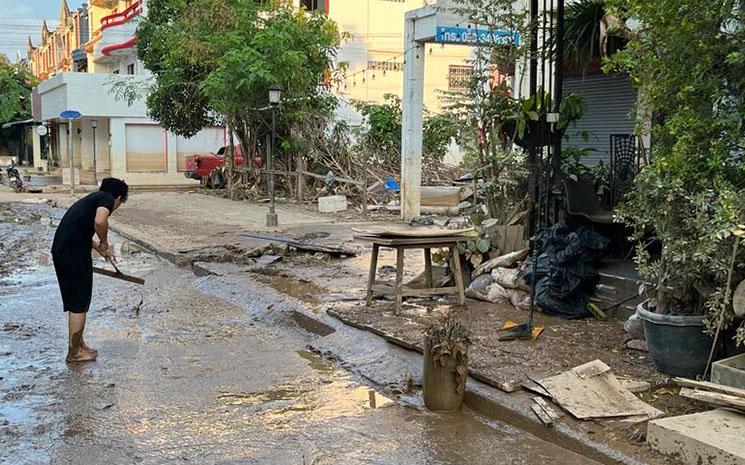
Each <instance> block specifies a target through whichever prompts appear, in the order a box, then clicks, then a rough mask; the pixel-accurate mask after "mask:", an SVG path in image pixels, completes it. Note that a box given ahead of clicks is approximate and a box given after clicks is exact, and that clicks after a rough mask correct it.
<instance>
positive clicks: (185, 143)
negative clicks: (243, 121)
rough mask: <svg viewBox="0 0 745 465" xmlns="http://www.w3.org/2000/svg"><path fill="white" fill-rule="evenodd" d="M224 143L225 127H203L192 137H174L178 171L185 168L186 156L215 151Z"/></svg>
mask: <svg viewBox="0 0 745 465" xmlns="http://www.w3.org/2000/svg"><path fill="white" fill-rule="evenodd" d="M224 145H225V129H223V128H204V129H202V130H201V131H199V132H198V133H197V134H196V135H194V137H191V138H189V139H186V138H184V137H181V136H178V137H177V138H176V160H177V167H178V170H179V171H185V170H186V157H189V156H191V155H199V154H204V153H217V151H218V150H219V149H220V147H222V146H224Z"/></svg>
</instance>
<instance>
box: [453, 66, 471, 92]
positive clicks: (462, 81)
mask: <svg viewBox="0 0 745 465" xmlns="http://www.w3.org/2000/svg"><path fill="white" fill-rule="evenodd" d="M471 76H473V66H467V65H450V66H449V68H448V89H450V90H468V81H469V80H470V79H471Z"/></svg>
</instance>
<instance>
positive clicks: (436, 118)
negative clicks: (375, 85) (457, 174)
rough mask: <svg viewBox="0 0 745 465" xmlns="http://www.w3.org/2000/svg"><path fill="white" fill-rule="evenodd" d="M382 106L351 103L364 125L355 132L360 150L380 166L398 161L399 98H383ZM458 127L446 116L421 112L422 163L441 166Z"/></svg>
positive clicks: (399, 155)
mask: <svg viewBox="0 0 745 465" xmlns="http://www.w3.org/2000/svg"><path fill="white" fill-rule="evenodd" d="M383 99H384V101H383V103H375V102H364V101H354V102H352V105H353V106H354V108H355V109H356V110H357V111H359V112H360V113H361V114H362V117H363V118H364V125H363V126H362V127H361V128H360V129H359V130H358V131H357V138H358V143H359V145H360V149H362V150H365V151H366V153H368V154H369V156H370V158H371V159H372V160H374V161H377V162H379V163H382V164H384V165H390V166H395V167H396V169H398V168H397V166H398V164H399V163H400V162H401V117H402V109H401V99H400V98H399V97H398V96H396V95H393V94H386V95H384V96H383ZM457 136H458V126H457V125H456V123H455V122H454V121H453V119H452V118H450V117H448V116H446V115H435V114H430V113H425V116H424V121H423V136H422V160H423V163H424V164H425V165H426V164H429V163H441V162H442V160H443V158H444V157H445V154H446V153H447V147H448V144H449V143H450V139H452V138H457Z"/></svg>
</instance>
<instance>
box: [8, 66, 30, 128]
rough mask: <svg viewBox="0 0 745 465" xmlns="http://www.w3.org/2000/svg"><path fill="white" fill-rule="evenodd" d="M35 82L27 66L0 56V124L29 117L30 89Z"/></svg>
mask: <svg viewBox="0 0 745 465" xmlns="http://www.w3.org/2000/svg"><path fill="white" fill-rule="evenodd" d="M35 83H36V79H35V78H34V76H33V75H32V74H31V72H30V71H29V70H28V68H26V67H25V66H23V65H22V64H13V63H10V61H8V59H7V58H6V57H5V56H0V124H4V123H7V122H9V121H15V120H22V119H28V118H30V117H31V89H32V88H33V86H34V84H35Z"/></svg>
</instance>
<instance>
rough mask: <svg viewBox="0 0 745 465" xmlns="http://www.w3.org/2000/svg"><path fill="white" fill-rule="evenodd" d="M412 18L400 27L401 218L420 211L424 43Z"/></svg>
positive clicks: (414, 215) (407, 218) (417, 214)
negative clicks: (401, 94)
mask: <svg viewBox="0 0 745 465" xmlns="http://www.w3.org/2000/svg"><path fill="white" fill-rule="evenodd" d="M415 28H416V19H414V18H406V25H405V27H404V39H405V40H404V47H405V48H404V50H405V54H404V94H403V95H404V98H403V115H402V131H401V218H402V219H403V220H405V221H408V220H411V219H413V218H416V217H418V216H419V215H420V203H421V184H422V134H423V131H422V124H423V123H422V119H423V113H424V45H423V44H420V43H418V42H416V41H415V40H414V37H415Z"/></svg>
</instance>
